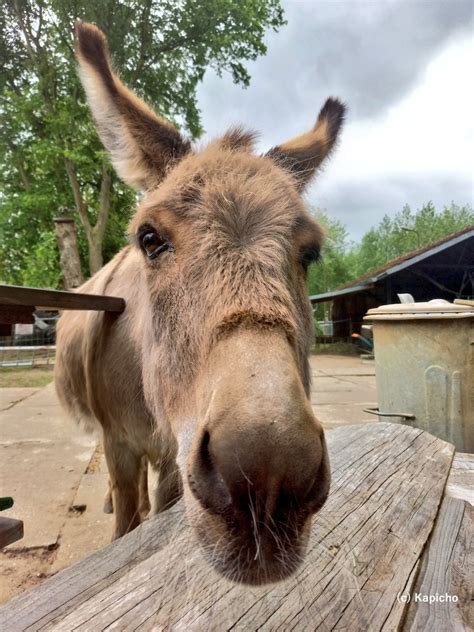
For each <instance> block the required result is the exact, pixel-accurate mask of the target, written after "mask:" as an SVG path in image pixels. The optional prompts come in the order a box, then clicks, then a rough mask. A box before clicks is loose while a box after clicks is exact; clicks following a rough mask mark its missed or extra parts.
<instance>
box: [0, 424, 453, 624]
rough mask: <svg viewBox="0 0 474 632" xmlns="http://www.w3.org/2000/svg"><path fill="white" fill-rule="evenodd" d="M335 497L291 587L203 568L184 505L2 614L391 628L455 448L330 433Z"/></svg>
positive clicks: (360, 431)
mask: <svg viewBox="0 0 474 632" xmlns="http://www.w3.org/2000/svg"><path fill="white" fill-rule="evenodd" d="M327 438H328V447H329V452H330V458H331V465H332V476H333V479H332V488H331V493H330V496H329V499H328V501H327V503H326V505H325V507H324V508H323V510H322V511H321V512H320V513H319V514H318V515H317V516H316V517H315V519H314V524H313V528H312V535H311V541H310V545H309V548H308V553H307V556H306V559H305V561H304V563H303V565H302V567H301V568H300V569H299V570H298V572H297V573H296V574H295V575H294V576H293V577H292V578H291V579H289V580H287V581H285V582H282V583H280V584H276V585H270V586H264V587H259V588H249V587H243V586H238V585H235V584H232V583H229V582H228V581H226V580H224V579H222V578H220V577H219V576H218V575H217V574H216V573H215V572H214V571H213V570H212V569H211V568H210V567H209V566H208V565H207V564H206V563H205V562H204V561H203V559H202V557H201V554H200V552H199V550H198V548H197V547H196V545H195V543H194V539H193V536H192V533H191V531H190V529H189V527H188V526H186V521H185V518H184V515H183V509H182V505H181V503H179V504H178V505H177V506H176V507H174V508H173V509H172V510H170V511H169V512H166V513H164V514H162V515H161V516H158V517H157V518H155V519H154V520H151V521H149V522H148V523H145V524H144V525H142V526H140V527H139V528H138V529H137V530H135V531H134V532H133V533H131V534H129V535H128V536H126V537H125V538H123V539H122V540H119V541H118V542H116V543H114V544H112V545H110V546H109V547H106V548H105V549H103V550H102V551H100V552H98V553H97V554H96V555H93V556H92V557H90V558H89V559H87V560H84V561H83V562H81V563H80V564H78V565H76V566H74V567H72V568H70V569H67V570H65V571H63V572H61V573H59V574H58V575H57V576H56V577H53V578H51V579H50V580H47V581H46V582H45V583H44V584H42V585H41V586H40V587H39V588H37V589H33V590H31V591H28V592H26V593H24V594H23V595H20V596H18V597H17V598H15V599H14V600H12V601H11V602H10V603H9V604H7V605H6V606H4V607H3V608H1V609H0V621H1V622H2V625H3V626H6V627H5V629H8V630H9V631H12V632H14V631H15V630H40V629H41V630H84V631H86V630H87V631H90V630H94V631H95V630H106V629H107V630H120V631H123V630H142V631H143V630H163V629H170V630H272V631H273V630H285V631H286V630H336V629H337V630H347V631H351V632H357V631H358V630H361V631H364V632H365V631H366V630H395V629H397V627H398V626H399V624H400V622H401V620H402V617H403V615H404V612H405V609H406V606H405V605H404V604H403V603H399V602H398V601H397V594H398V593H399V592H401V591H403V590H410V589H411V588H412V586H413V583H414V581H415V576H416V571H417V568H418V564H419V561H420V558H421V554H422V552H423V549H424V546H425V544H426V542H427V540H428V537H429V535H430V532H431V531H432V528H433V524H434V521H435V519H436V515H437V512H438V508H439V504H440V501H441V498H442V494H443V489H444V485H445V482H446V479H447V476H448V473H449V468H450V464H451V460H452V456H453V447H452V446H451V445H450V444H447V443H445V442H444V441H442V440H440V439H436V438H435V437H433V436H431V435H429V434H427V433H425V432H423V431H421V430H419V429H416V428H410V427H408V426H404V425H400V424H388V423H378V424H370V425H367V424H364V425H360V426H349V427H343V428H338V429H336V430H333V431H330V432H328V433H327Z"/></svg>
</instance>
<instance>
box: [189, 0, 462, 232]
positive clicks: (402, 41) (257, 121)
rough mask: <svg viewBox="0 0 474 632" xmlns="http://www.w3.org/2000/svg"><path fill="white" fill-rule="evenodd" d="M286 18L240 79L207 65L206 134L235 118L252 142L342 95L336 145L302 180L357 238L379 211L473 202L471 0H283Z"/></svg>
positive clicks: (281, 132)
mask: <svg viewBox="0 0 474 632" xmlns="http://www.w3.org/2000/svg"><path fill="white" fill-rule="evenodd" d="M282 4H283V6H284V9H285V13H286V19H287V20H288V24H287V25H286V26H285V27H283V28H282V29H281V30H280V31H279V33H269V34H268V36H267V38H266V43H267V45H268V53H267V55H266V57H262V58H260V59H258V60H257V61H256V62H254V63H251V64H249V66H248V67H249V71H250V73H251V75H252V81H251V85H250V87H249V88H247V89H243V88H242V87H240V86H235V85H234V84H233V83H232V80H231V79H230V78H229V77H228V76H225V77H223V78H219V77H217V76H216V75H215V74H213V73H212V72H208V73H207V74H206V77H205V79H204V82H203V84H202V85H201V87H200V88H199V106H200V108H201V110H202V118H203V124H204V127H205V129H206V132H207V134H206V136H207V137H213V136H216V135H218V134H220V133H222V132H223V131H224V130H225V129H226V128H227V127H229V126H230V125H233V124H236V123H242V124H244V125H245V126H248V127H250V128H253V129H256V130H258V131H259V132H260V134H261V142H260V145H259V148H260V149H261V150H266V149H268V148H270V147H271V146H273V145H275V144H277V143H279V142H282V141H285V140H288V139H289V138H291V137H292V136H295V135H297V134H299V133H301V132H303V131H306V130H307V129H308V128H309V127H311V126H312V125H313V123H314V120H315V117H316V115H317V112H318V110H319V108H320V107H321V105H322V104H323V102H324V100H325V99H326V97H328V96H330V95H335V96H339V97H340V98H341V99H342V100H344V101H345V102H346V103H347V105H348V107H349V112H348V117H347V123H346V126H345V128H344V131H343V133H342V137H341V142H340V145H339V148H338V150H337V153H336V154H335V155H334V156H333V158H332V159H331V161H330V162H329V163H328V165H327V166H326V168H325V169H324V172H323V173H321V174H320V175H319V176H318V178H317V179H316V180H315V182H314V184H313V186H312V187H311V188H310V189H309V191H308V194H307V198H308V201H309V202H310V203H311V204H313V205H316V206H320V207H322V208H326V209H327V210H328V212H329V213H330V215H332V216H333V217H336V218H338V219H340V220H341V221H342V222H344V224H346V226H347V228H348V230H349V233H350V236H351V237H352V238H353V239H358V238H359V237H361V235H362V234H363V233H364V232H365V231H366V230H367V229H368V228H370V227H371V226H373V225H376V224H377V223H378V222H379V221H380V220H381V219H382V217H383V215H384V214H385V213H388V214H393V213H395V212H397V211H398V210H400V209H401V208H402V207H403V205H404V204H405V203H408V204H410V206H411V207H412V208H418V207H419V206H421V205H422V204H423V202H426V201H428V200H432V201H433V202H434V203H435V205H436V206H437V207H440V208H441V207H442V206H443V205H445V204H450V203H451V201H454V202H456V203H457V204H460V205H462V204H466V203H469V204H471V205H472V204H473V168H474V125H473V120H474V81H473V78H474V46H473V30H474V17H473V7H474V3H473V2H472V1H471V0H443V1H439V0H374V1H372V2H368V1H366V0H307V1H299V0H283V2H282Z"/></svg>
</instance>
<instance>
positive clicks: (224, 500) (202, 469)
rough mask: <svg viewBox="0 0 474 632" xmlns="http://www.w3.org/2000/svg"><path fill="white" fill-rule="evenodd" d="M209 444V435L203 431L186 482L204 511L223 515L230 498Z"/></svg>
mask: <svg viewBox="0 0 474 632" xmlns="http://www.w3.org/2000/svg"><path fill="white" fill-rule="evenodd" d="M210 444H211V435H210V434H209V432H207V431H205V432H204V434H203V436H202V439H201V443H200V446H199V451H198V453H197V456H196V460H195V462H194V464H193V466H192V473H191V474H189V475H188V480H189V484H190V488H191V491H192V492H193V493H194V495H195V496H196V497H197V499H198V500H199V501H200V502H201V504H202V505H203V506H204V507H205V508H206V509H208V510H209V511H212V512H215V513H223V512H224V511H225V510H226V509H227V508H228V507H229V505H230V503H231V496H230V493H229V490H228V488H227V485H226V483H225V481H224V478H223V477H222V474H221V472H220V471H219V467H218V465H217V463H216V461H215V459H214V458H213V456H212V454H211V451H210Z"/></svg>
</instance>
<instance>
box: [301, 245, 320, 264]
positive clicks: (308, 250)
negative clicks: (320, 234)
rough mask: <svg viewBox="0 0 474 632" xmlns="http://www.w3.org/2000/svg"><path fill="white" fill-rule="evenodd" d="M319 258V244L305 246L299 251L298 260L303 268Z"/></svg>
mask: <svg viewBox="0 0 474 632" xmlns="http://www.w3.org/2000/svg"><path fill="white" fill-rule="evenodd" d="M320 259H321V248H320V246H319V245H316V244H314V245H312V246H306V247H305V248H303V250H302V251H301V255H300V261H301V265H302V266H303V268H304V269H305V270H307V269H308V268H309V266H310V265H311V264H312V263H316V262H317V261H319V260H320Z"/></svg>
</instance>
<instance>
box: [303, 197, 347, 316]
mask: <svg viewBox="0 0 474 632" xmlns="http://www.w3.org/2000/svg"><path fill="white" fill-rule="evenodd" d="M311 214H312V215H313V217H314V219H315V220H316V221H317V222H318V224H320V225H321V227H322V228H323V230H324V233H325V240H324V244H323V247H322V249H321V259H320V261H319V262H318V263H317V264H315V265H313V266H311V267H310V268H309V270H308V291H309V294H310V295H313V294H322V293H324V292H328V291H329V290H333V289H334V288H335V287H337V286H338V285H342V284H343V283H345V282H346V281H347V280H348V279H350V273H349V270H348V267H347V261H346V258H347V249H348V246H349V244H348V234H347V230H346V227H345V226H344V225H343V224H342V223H341V222H340V221H338V220H336V219H332V218H331V217H330V216H329V214H328V213H327V211H325V210H322V209H312V210H311ZM327 307H328V303H322V304H319V305H317V309H318V310H319V312H318V316H320V317H324V318H325V319H326V317H327V314H323V313H322V310H323V309H325V308H327Z"/></svg>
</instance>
